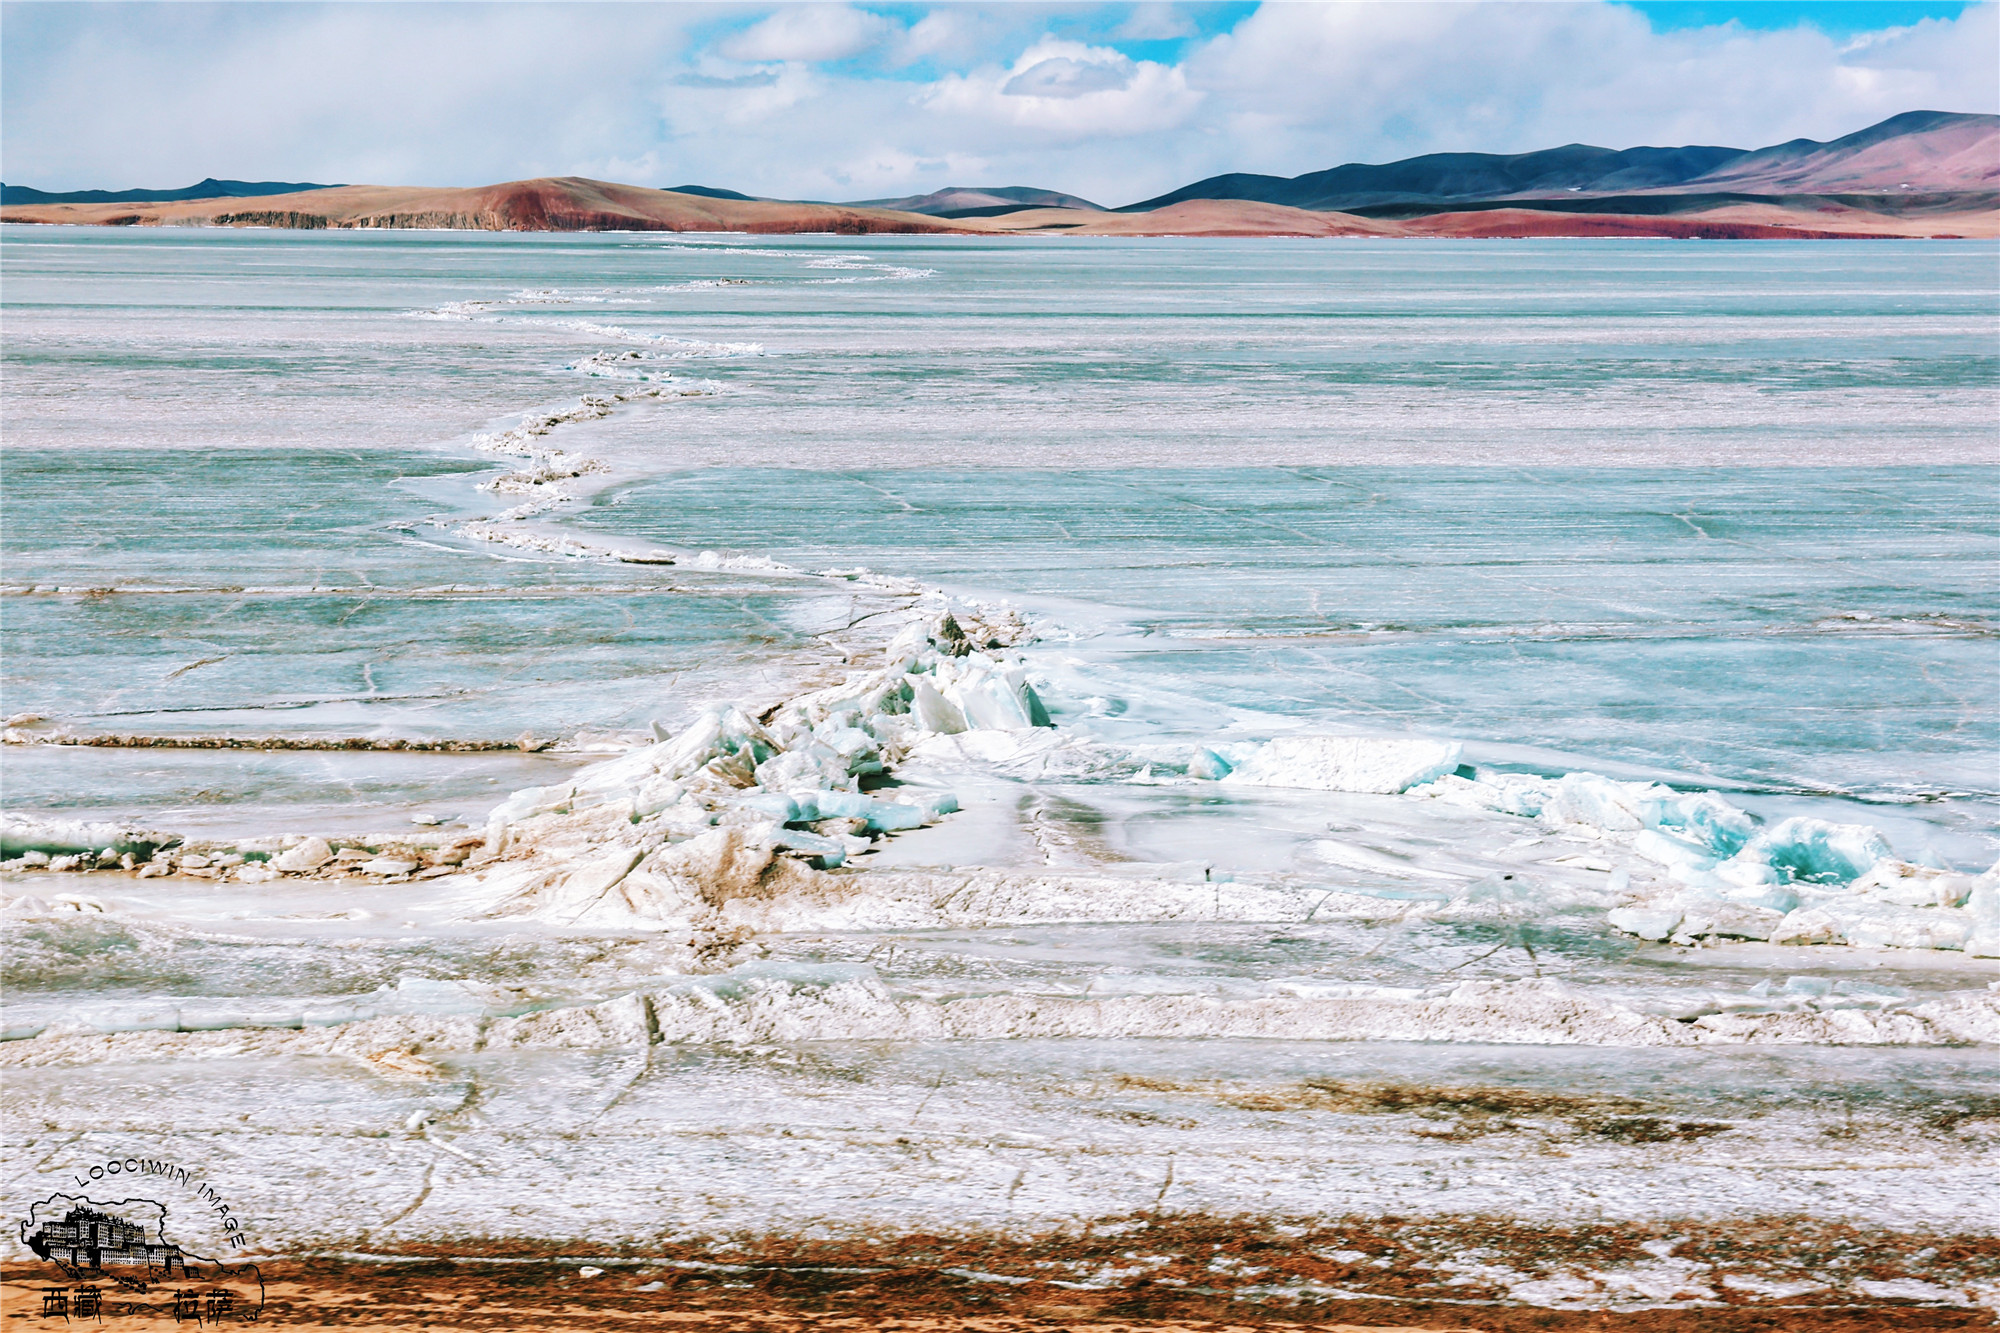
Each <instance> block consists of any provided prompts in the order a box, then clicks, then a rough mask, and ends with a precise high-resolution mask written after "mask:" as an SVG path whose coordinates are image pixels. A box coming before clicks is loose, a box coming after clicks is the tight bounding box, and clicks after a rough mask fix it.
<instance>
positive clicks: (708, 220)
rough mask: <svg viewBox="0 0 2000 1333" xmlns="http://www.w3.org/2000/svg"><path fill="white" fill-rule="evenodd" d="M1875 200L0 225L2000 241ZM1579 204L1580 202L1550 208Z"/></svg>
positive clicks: (720, 205) (308, 208)
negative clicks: (1678, 207) (1605, 208)
mask: <svg viewBox="0 0 2000 1333" xmlns="http://www.w3.org/2000/svg"><path fill="white" fill-rule="evenodd" d="M1864 198H1865V197H1863V196H1852V195H1846V196H1840V197H1837V198H1836V197H1834V196H1799V197H1796V198H1794V197H1786V198H1785V199H1784V200H1783V201H1781V202H1780V201H1778V200H1777V199H1776V197H1774V199H1773V201H1772V202H1756V201H1754V200H1752V201H1727V202H1718V201H1713V200H1704V199H1700V198H1690V199H1689V201H1688V202H1689V205H1690V207H1689V208H1688V211H1685V212H1647V213H1637V212H1633V213H1617V212H1580V211H1576V210H1575V209H1574V208H1573V207H1571V208H1552V207H1536V206H1535V205H1536V204H1537V203H1538V202H1541V201H1537V200H1521V201H1519V202H1518V204H1517V203H1515V202H1513V201H1500V202H1499V203H1494V202H1490V201H1489V202H1481V203H1468V204H1467V205H1466V206H1465V207H1464V208H1463V209H1460V210H1459V211H1455V212H1433V213H1429V214H1426V215H1422V216H1417V217H1407V218H1386V217H1363V216H1360V215H1357V214H1353V213H1339V212H1319V211H1313V210H1308V209H1302V208H1293V207H1290V206H1287V205H1282V204H1268V203H1257V202H1253V201H1248V200H1237V199H1195V200H1185V201H1182V202H1179V203H1174V204H1169V205H1167V206H1165V207H1163V208H1158V209H1155V210H1153V211H1151V212H1146V213H1109V212H1104V211H1101V210H1096V211H1093V210H1087V209H1080V208H1067V207H1050V208H1024V209H1020V210H1018V211H1015V212H1010V213H1006V214H1002V215H1000V216H996V217H960V218H944V217H935V216H930V215H927V214H921V213H908V212H899V211H896V210H894V209H887V208H861V207H853V206H848V205H840V204H791V203H778V202H772V201H768V200H736V199H717V198H711V197H708V196H704V195H694V194H681V193H677V192H674V191H669V190H653V189H647V188H645V187H643V186H635V185H618V184H613V183H609V182H604V181H592V180H584V179H582V178H580V177H559V178H546V179H540V180H529V181H514V182H509V183H507V184H502V185H491V186H482V187H476V188H466V189H424V188H419V187H402V186H372V185H348V186H338V187H333V188H328V189H321V190H307V191H302V192H299V193H297V194H289V195H267V196H261V197H258V198H255V199H243V198H234V197H225V198H213V199H194V200H177V201H167V202H158V203H136V204H134V203H92V204H10V205H7V206H6V207H4V208H0V221H4V222H13V223H23V224H45V225H46V224H65V223H66V224H71V225H76V226H95V227H159V226H181V227H263V228H270V229H273V230H284V231H347V230H359V231H374V230H398V231H519V232H566V231H575V232H675V233H689V232H711V233H717V232H719V233H734V234H741V235H753V236H770V235H785V236H802V235H840V236H870V235H969V236H1023V235H1027V236H1050V235H1061V236H1189V237H1192V236H1215V237H1252V236H1294V237H1349V236H1364V237H1365V236H1374V237H1383V238H1421V237H1432V238H1463V239H1519V238H1530V237H1550V238H1584V237H1622V238H1641V237H1651V238H1659V239H1671V240H1864V239H1875V238H1904V239H1933V240H1968V239H1990V238H1995V237H2000V206H1996V202H1995V198H1994V196H1993V195H1992V194H1991V193H1977V194H1971V195H1965V196H1956V195H1937V196H1932V197H1931V198H1930V199H1929V200H1927V202H1926V206H1925V207H1922V208H1912V207H1910V206H1909V205H1910V203H1911V202H1912V201H1909V200H1907V199H1894V200H1893V201H1891V200H1889V199H1885V200H1884V201H1883V203H1882V204H1881V206H1880V207H1879V208H1870V207H1864V206H1862V202H1861V201H1862V200H1864ZM1552 202H1561V203H1564V204H1569V203H1570V202H1571V201H1567V200H1564V201H1552Z"/></svg>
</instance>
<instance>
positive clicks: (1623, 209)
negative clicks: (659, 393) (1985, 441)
mask: <svg viewBox="0 0 2000 1333" xmlns="http://www.w3.org/2000/svg"><path fill="white" fill-rule="evenodd" d="M0 191H4V194H0V203H4V207H0V219H4V220H5V221H9V222H69V223H82V224H96V225H114V226H115V225H125V226H132V225H141V226H143V225H157V224H161V223H169V222H171V223H180V224H188V225H202V224H207V225H217V226H270V227H303V228H320V227H336V228H349V227H456V228H472V229H484V230H513V231H548V230H557V231H588V230H635V231H747V232H764V233H783V232H826V231H831V232H841V233H849V234H853V233H862V232H982V233H996V232H997V233H1044V234H1047V233H1068V234H1072V235H1126V236H1137V235H1189V236H1231V235H1236V236H1242V235H1296V236H1684V237H1767V236H1769V237H1801V236H1809V237H1830V236H1960V237H1962V236H2000V116H1994V115H1975V114H1965V113H1955V112H1943V111H1910V112H1905V113H1904V114H1902V115H1898V116H1892V117H1890V118H1889V119H1888V120H1885V121H1883V122H1881V123H1880V124H1877V125H1872V126H1870V127H1868V128H1867V129H1865V130H1861V131H1858V132H1856V133H1854V134H1849V135H1846V136H1844V137H1842V138H1838V139H1833V140H1830V141H1827V142H1824V143H1822V142H1819V141H1817V140H1812V139H1794V140H1792V141H1791V142H1789V143H1782V144H1775V145H1772V146H1771V147H1768V148H1759V149H1741V148H1726V147H1717V146H1710V145H1691V146H1685V147H1678V148H1651V147H1647V148H1625V149H1611V148H1598V147H1593V146H1591V145H1588V144H1568V145H1565V146H1563V147H1560V148H1549V149H1543V150H1541V151H1538V152H1532V153H1514V154H1495V153H1430V154H1426V155H1424V156H1422V157H1413V158H1407V159H1405V160H1403V161H1399V162H1389V163H1382V164H1369V163H1348V164H1346V165H1343V166H1337V167H1332V168H1329V169H1327V170H1324V171H1315V172H1309V173H1307V174H1305V175H1302V176H1292V177H1283V176H1262V175H1251V174H1245V173H1232V174H1228V175H1222V176H1212V177H1209V178H1208V179H1206V180H1201V181H1196V182H1195V183H1194V184H1192V185H1186V186H1183V187H1181V188H1180V189H1178V190H1173V191H1170V192H1169V193H1167V194H1163V195H1159V196H1157V197H1155V198H1152V199H1147V200H1143V201H1141V202H1139V203H1136V204H1128V205H1125V206H1123V207H1121V208H1117V209H1106V208H1104V207H1102V206H1100V205H1098V204H1095V203H1092V202H1091V201H1090V200H1088V199H1084V198H1081V197H1080V196H1077V195H1074V194H1069V193H1065V192H1063V191H1058V190H1044V189H1038V188H1034V187H1029V186H1018V185H1009V186H981V187H950V188H947V189H943V190H938V191H934V192H932V193H930V194H925V195H912V196H907V197H902V198H894V199H868V200H861V201H858V202H854V203H847V204H828V203H820V202H814V201H803V200H783V199H765V198H757V197H753V196H750V195H746V194H742V193H739V192H737V191H735V190H728V189H722V188H718V187H714V186H705V185H679V186H675V187H673V188H672V189H668V190H656V189H649V188H647V187H645V186H637V185H619V184H614V183H610V182H605V181H592V180H586V179H583V178H580V177H556V178H545V179H539V180H530V181H512V182H507V183H504V184H500V185H490V186H480V187H473V188H453V189H430V188H425V187H417V186H372V185H346V186H318V185H302V184H284V183H280V182H260V183H248V182H243V181H217V180H206V181H203V182H201V184H199V185H196V186H191V187H188V188H187V189H185V190H172V191H131V190H128V191H117V192H106V191H79V192H74V193H72V194H67V195H58V194H47V193H43V192H40V191H36V190H32V189H29V188H27V187H23V186H5V187H0Z"/></svg>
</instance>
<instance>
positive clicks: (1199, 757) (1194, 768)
mask: <svg viewBox="0 0 2000 1333" xmlns="http://www.w3.org/2000/svg"><path fill="white" fill-rule="evenodd" d="M1233 767H1234V765H1232V764H1231V763H1230V762H1229V761H1228V760H1227V759H1224V758H1223V757H1222V756H1221V755H1219V754H1217V753H1216V752H1215V751H1213V750H1210V749H1205V748H1204V749H1197V750H1196V751H1195V752H1194V755H1193V757H1192V758H1190V759H1189V760H1188V766H1187V775H1188V776H1189V777H1191V778H1200V779H1201V780H1202V781H1204V782H1220V781H1221V780H1222V779H1224V778H1226V777H1228V776H1229V773H1230V770H1231V768H1233Z"/></svg>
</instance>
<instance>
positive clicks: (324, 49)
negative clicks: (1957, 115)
mask: <svg viewBox="0 0 2000 1333" xmlns="http://www.w3.org/2000/svg"><path fill="white" fill-rule="evenodd" d="M899 12H900V11H899ZM1143 12H1144V13H1152V11H1143ZM1162 13H1164V15H1165V17H1166V18H1169V19H1170V18H1173V17H1175V16H1176V15H1175V13H1174V12H1173V11H1162ZM1141 14H1142V11H1140V10H1134V9H1131V8H1128V7H1126V6H1122V5H1120V6H1107V7H1104V8H1101V9H1098V10H1071V9H1064V10H1060V11H1055V10H1049V9H1045V8H1041V7H1038V6H1032V5H989V6H985V7H981V6H979V5H975V4H963V5H952V6H948V7H947V6H939V7H937V8H935V9H932V10H931V11H930V12H929V13H928V14H924V15H922V16H921V17H915V18H914V21H912V22H908V23H907V26H905V24H904V23H903V22H897V21H892V20H889V19H885V18H881V17H879V16H877V15H874V14H870V13H869V12H867V11H866V10H862V9H856V8H853V7H850V6H843V5H820V6H800V7H797V8H788V9H780V10H775V11H773V10H770V9H765V8H758V9H754V10H746V9H745V8H743V7H741V6H727V5H716V6H707V7H703V6H697V5H693V4H631V5H545V4H534V3H521V4H497V5H488V4H483V3H464V4H457V5H426V6H403V5H374V4H332V5H310V4H298V5H289V4H288V5H226V6H196V5H177V4H138V5H120V6H109V5H34V4H31V5H17V6H13V7H10V8H8V10H7V11H6V23H7V28H6V38H7V40H6V42H5V44H4V46H0V155H4V161H5V178H6V179H7V181H8V182H9V183H18V184H27V185H36V186H40V187H42V188H45V189H62V188H86V187H106V188H111V187H121V186H132V185H154V186H164V185H184V184H188V183H190V182H193V181H196V180H199V179H200V178H201V177H203V176H209V175H213V176H223V177H236V178H241V179H251V180H257V179H279V180H320V181H370V182H379V183H383V184H435V185H470V184H480V183H486V182H492V181H501V180H512V179H519V178H521V177H526V176H534V175H559V174H579V175H589V176H598V177H604V178H610V179H627V180H636V181H637V182H638V183H641V184H680V183H700V184H708V185H719V186H726V187H729V188H733V189H740V190H743V191H745V192H747V193H751V194H761V195H773V196H781V197H795V198H796V197H807V198H822V199H825V198H833V199H853V198H870V197H883V196H891V195H901V194H914V193H922V192H924V191H928V190H932V189H936V188H939V187H940V186H944V185H998V184H1010V185H1039V186H1044V187H1047V188H1051V189H1060V190H1067V191H1070V192H1072V193H1076V194H1080V195H1084V196H1085V197H1088V198H1094V199H1097V200H1099V201H1100V202H1103V203H1109V204H1120V203H1126V202H1129V201H1131V200H1135V199H1142V198H1147V197H1149V196H1151V195H1155V194H1159V193H1162V192H1164V191H1166V190H1170V189H1173V188H1174V187H1176V186H1179V185H1184V184H1187V183H1188V182H1190V181H1193V180H1197V179H1199V178H1201V177H1203V176H1208V175H1214V174H1217V173H1220V172H1225V171H1262V172H1270V173H1274V174H1281V175H1287V176H1290V175H1297V174H1300V173H1302V172H1308V171H1315V170H1319V169H1321V168H1325V167H1330V166H1335V165H1338V164H1339V163H1341V162H1348V161H1377V162H1379V161H1387V160H1391V159H1394V158H1398V157H1406V156H1410V155H1413V154H1417V153H1424V152H1434V151H1446V150H1469V151H1484V152H1512V151H1521V150H1525V149H1533V148H1544V147H1550V146H1553V145H1556V144H1561V143H1567V142H1573V141H1579V140H1580V141H1583V142H1588V143H1598V144H1604V145H1607V146H1610V147H1628V146H1631V145H1635V144H1642V143H1651V144H1682V143H1721V144H1733V145H1737V146H1740V147H1757V146H1761V145H1764V144H1769V143H1775V142H1779V141H1782V140H1785V139H1789V138H1794V137H1799V136H1805V137H1810V138H1815V139H1826V138H1831V137H1834V136H1836V135H1839V134H1844V133H1848V132H1850V131H1853V130H1857V129H1860V128H1862V127H1864V126H1866V125H1869V124H1871V123H1873V122H1875V121H1878V120H1881V119H1882V118H1884V117H1886V116H1889V115H1892V114H1894V113H1896V112H1899V111H1907V110H1913V109H1917V108H1930V109H1937V110H1947V111H1994V110H2000V73H1996V70H1995V65H1994V62H1993V60H1992V58H1991V57H1992V53H1993V51H1994V50H1995V49H1996V48H2000V23H1997V22H1996V15H2000V10H1996V8H1995V6H1994V5H1992V4H1990V3H1989V4H1981V5H1977V6H1973V7H1971V8H1968V9H1967V10H1966V11H1965V13H1964V14H1963V15H1961V16H1960V17H1958V18H1956V19H1948V20H1947V19H1933V20H1925V21H1923V22H1920V23H1917V24H1913V25H1911V26H1909V27H1904V28H1896V29H1888V30H1884V31H1881V32H1876V33H1870V34H1864V35H1862V36H1860V37H1857V38H1854V39H1851V40H1848V39H1843V40H1841V41H1835V40H1833V39H1830V38H1828V37H1826V36H1824V35H1822V34H1821V33H1819V32H1817V31H1816V30H1814V29H1812V28H1810V27H1798V28H1793V29H1789V30H1786V31H1780V32H1756V31H1748V30H1745V29H1743V28H1740V27H1735V26H1724V27H1716V28H1704V29H1691V30H1683V31H1675V32H1667V33H1659V32H1655V31H1653V30H1652V28H1651V27H1650V26H1649V25H1648V23H1647V21H1646V20H1645V18H1644V17H1643V15H1641V14H1639V13H1638V12H1637V11H1634V10H1632V9H1629V8H1627V7H1625V6H1622V5H1615V4H1607V3H1596V2H1580V3H1560V4H1509V3H1494V2H1491V0H1488V2H1486V3H1473V4H1429V3H1421V2H1419V3H1397V4H1369V3H1347V4H1317V3H1286V4H1266V5H1264V6H1263V7H1262V8H1260V9H1258V10H1256V11H1255V12H1254V13H1252V14H1250V15H1249V16H1248V17H1246V18H1244V19H1243V20H1242V21H1240V22H1238V23H1237V24H1236V25H1235V27H1234V28H1233V30H1231V31H1230V32H1228V33H1226V34H1223V35H1222V36H1220V37H1216V38H1212V39H1208V40H1200V39H1195V40H1191V41H1189V42H1188V44H1187V45H1186V47H1185V48H1184V51H1185V54H1184V56H1183V57H1181V58H1180V59H1179V60H1178V61H1175V62H1162V61H1148V60H1139V59H1134V58H1132V56H1130V55H1129V54H1126V53H1121V52H1120V51H1119V50H1118V49H1116V46H1115V44H1113V43H1111V42H1108V41H1104V40H1091V41H1078V40H1065V39H1060V38H1057V37H1051V36H1049V35H1048V25H1050V24H1053V23H1058V22H1060V23H1064V24H1071V23H1079V22H1082V21H1083V19H1089V18H1091V16H1092V15H1094V16H1095V18H1094V19H1093V20H1092V21H1094V22H1095V23H1096V24H1097V27H1096V28H1095V29H1094V30H1096V31H1105V32H1110V31H1113V30H1115V29H1116V28H1117V27H1118V26H1119V25H1120V24H1121V23H1136V22H1138V21H1139V19H1140V17H1141ZM1079 15H1082V16H1083V18H1079V17H1078V16H1079ZM1154 17H1156V18H1157V17H1159V15H1158V14H1155V15H1154ZM752 19H754V20H756V21H755V22H750V20H752ZM1148 21H1151V20H1150V19H1149V20H1148ZM746 23H749V26H748V27H744V26H743V25H744V24H746ZM717 31H727V32H728V33H729V34H730V35H728V36H725V37H721V38H716V37H714V36H713V34H714V33H716V32H717ZM1060 31H1062V32H1072V31H1075V29H1074V28H1071V27H1063V28H1061V29H1060ZM1146 40H1151V39H1150V38H1148V39H1146ZM870 51H873V52H878V53H879V55H880V59H881V60H883V61H885V62H888V63H887V68H890V69H892V70H893V69H901V68H905V67H907V66H909V65H911V64H916V65H917V67H918V68H919V69H920V70H922V71H923V73H922V76H921V77H919V76H917V75H914V74H910V73H901V74H894V73H892V74H857V73H853V72H851V71H850V70H847V69H844V68H842V67H839V66H830V65H828V64H826V63H824V62H827V61H834V60H841V59H845V58H847V57H849V56H852V55H856V54H861V53H864V52H870ZM897 62H901V63H900V64H899V63H897ZM919 62H921V63H919ZM939 70H942V71H943V73H941V74H939V73H937V72H936V71H939Z"/></svg>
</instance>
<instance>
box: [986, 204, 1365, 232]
mask: <svg viewBox="0 0 2000 1333" xmlns="http://www.w3.org/2000/svg"><path fill="white" fill-rule="evenodd" d="M958 222H959V225H960V226H962V227H965V228H966V229H968V230H971V229H973V228H977V229H978V230H981V231H996V232H1054V231H1061V232H1065V233H1067V234H1069V235H1071V236H1396V235H1400V234H1402V233H1401V228H1399V227H1398V226H1397V224H1395V223H1393V222H1378V221H1376V220H1375V219H1373V218H1357V217H1350V216H1349V215H1347V214H1345V213H1315V212H1309V211H1307V210H1306V209H1303V208H1287V207H1285V206H1284V205H1282V204H1260V203H1254V202H1251V201H1249V200H1242V199H1190V200H1188V201H1187V202H1185V203H1179V204H1170V205H1168V206H1167V207H1165V208H1159V209H1155V210H1153V211H1152V212H1150V213H1103V212H1096V213H1087V212H1084V211H1083V210H1081V209H1073V208H1036V209H1027V210H1023V211H1021V212H1016V213H1008V214H1005V215H1004V216H1001V217H995V218H980V219H976V220H975V219H972V218H960V219H958Z"/></svg>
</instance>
